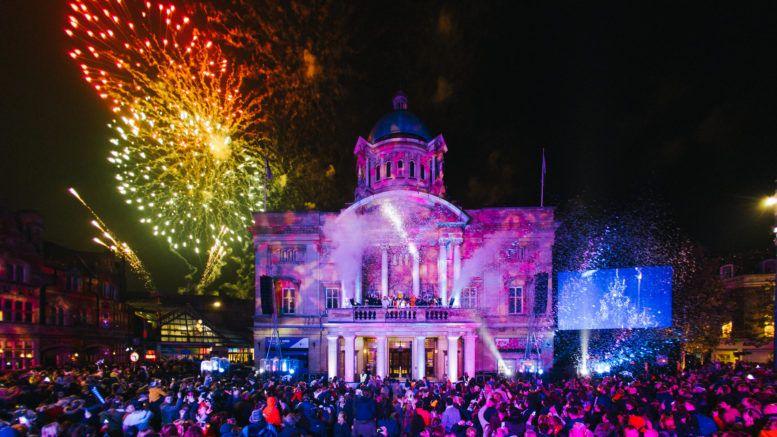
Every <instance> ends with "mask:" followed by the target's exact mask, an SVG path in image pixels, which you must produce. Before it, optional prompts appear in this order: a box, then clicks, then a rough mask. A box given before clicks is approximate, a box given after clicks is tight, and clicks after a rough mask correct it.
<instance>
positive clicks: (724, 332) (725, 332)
mask: <svg viewBox="0 0 777 437" xmlns="http://www.w3.org/2000/svg"><path fill="white" fill-rule="evenodd" d="M733 327H734V323H733V322H728V323H724V324H723V326H722V327H721V328H720V336H721V337H723V338H731V329H733Z"/></svg>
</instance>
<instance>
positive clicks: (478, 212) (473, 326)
mask: <svg viewBox="0 0 777 437" xmlns="http://www.w3.org/2000/svg"><path fill="white" fill-rule="evenodd" d="M447 150H448V147H447V145H446V143H445V140H444V139H443V137H442V135H437V136H434V135H431V134H430V131H429V130H428V129H427V127H426V126H425V125H424V124H423V123H421V121H420V120H419V119H418V118H417V117H416V116H415V115H413V114H412V113H411V112H409V111H408V109H407V97H406V96H405V95H404V94H402V93H398V94H397V95H396V96H395V97H394V99H393V111H392V112H389V113H388V114H386V115H385V116H384V117H382V118H381V119H380V120H378V122H377V123H376V124H375V126H374V127H373V128H372V130H371V131H370V133H369V135H368V136H367V138H366V139H365V138H362V137H359V138H358V139H357V141H356V145H355V147H354V155H355V158H356V165H357V172H356V173H357V183H356V190H355V199H354V200H355V201H354V203H352V204H350V205H348V206H347V207H345V208H344V209H342V210H341V211H339V212H323V211H305V212H264V213H256V214H254V223H253V226H252V229H251V230H252V234H253V241H254V247H255V251H256V305H255V308H256V309H255V314H256V316H255V319H254V342H255V345H254V346H255V354H254V356H255V359H256V360H257V363H258V360H260V359H261V358H264V357H266V356H267V354H268V351H269V352H270V357H274V356H275V355H277V354H278V353H280V354H281V355H282V356H283V358H292V359H297V360H299V362H300V363H301V368H300V369H298V370H299V371H302V372H310V373H327V374H328V375H329V376H330V377H332V376H339V377H342V378H345V380H347V381H353V380H355V378H358V375H360V374H363V373H367V372H368V373H372V374H377V375H380V376H382V377H393V378H402V379H404V378H423V377H427V378H429V379H436V380H443V379H445V378H450V379H458V378H460V377H462V375H464V374H467V375H469V376H474V375H475V374H476V373H478V372H497V371H501V372H505V373H510V372H514V371H537V370H539V369H547V368H548V367H549V366H550V365H551V362H552V356H553V317H552V315H551V308H552V302H551V298H550V289H551V287H550V275H549V273H550V272H551V264H552V262H551V261H552V259H551V258H552V249H553V242H554V231H555V223H554V218H553V209H552V208H539V207H499V208H481V209H462V208H460V207H458V206H456V205H455V204H454V203H452V202H451V201H450V200H448V199H446V195H445V176H446V173H445V165H444V163H445V153H446V152H447ZM448 176H450V175H448ZM262 277H264V279H262ZM267 277H269V278H270V279H268V278H267ZM268 283H271V284H272V287H271V290H268V289H267V288H268V287H267V284H268ZM262 284H264V285H265V287H264V288H265V289H264V290H263V289H262V286H261V285H262ZM262 297H264V298H265V300H272V302H264V304H265V305H264V308H263V305H262V304H263V302H262ZM268 308H269V309H273V310H274V312H275V313H276V315H277V325H274V322H273V316H272V315H271V313H270V311H269V310H268ZM263 309H264V310H263ZM274 326H277V329H278V333H279V337H280V339H279V340H275V337H274V336H273V330H274Z"/></svg>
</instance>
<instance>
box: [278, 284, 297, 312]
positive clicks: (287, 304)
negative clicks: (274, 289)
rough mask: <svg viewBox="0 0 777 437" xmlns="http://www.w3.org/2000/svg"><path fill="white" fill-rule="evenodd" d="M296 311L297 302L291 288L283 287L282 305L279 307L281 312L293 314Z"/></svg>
mask: <svg viewBox="0 0 777 437" xmlns="http://www.w3.org/2000/svg"><path fill="white" fill-rule="evenodd" d="M296 311H297V302H296V300H295V296H294V289H293V288H284V289H283V306H282V307H281V313H282V314H294V313H295V312H296Z"/></svg>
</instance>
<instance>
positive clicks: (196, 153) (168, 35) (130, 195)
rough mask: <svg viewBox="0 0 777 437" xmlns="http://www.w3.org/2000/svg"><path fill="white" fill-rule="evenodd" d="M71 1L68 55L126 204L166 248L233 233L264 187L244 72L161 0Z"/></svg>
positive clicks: (202, 244) (255, 112)
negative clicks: (101, 116)
mask: <svg viewBox="0 0 777 437" xmlns="http://www.w3.org/2000/svg"><path fill="white" fill-rule="evenodd" d="M70 6H71V9H72V12H73V13H72V14H71V15H70V16H69V17H68V26H67V28H66V29H65V32H66V33H67V34H68V35H69V36H71V37H72V38H73V41H75V46H74V48H73V49H72V50H71V51H70V53H69V54H70V57H71V58H73V59H74V60H75V62H77V63H78V64H79V66H80V68H81V71H82V73H83V77H84V80H85V81H86V82H88V83H89V84H90V85H91V86H93V87H94V89H95V91H96V92H97V93H98V95H99V96H100V97H101V98H102V99H104V100H105V101H107V102H108V103H109V105H110V109H111V110H112V111H113V113H114V114H115V119H114V120H113V121H112V122H111V123H110V124H109V126H110V127H111V128H112V129H113V130H114V131H115V133H116V136H115V138H113V139H112V140H111V143H112V150H111V151H110V156H109V157H108V161H109V162H110V163H111V164H112V165H113V166H114V168H115V169H116V174H115V179H116V182H115V183H116V188H117V190H118V191H119V193H121V195H122V196H124V199H125V202H126V203H127V204H128V205H130V206H131V207H133V208H135V209H136V210H137V211H138V214H139V219H140V222H141V223H144V224H146V225H148V226H149V227H150V228H151V230H152V232H153V234H154V235H156V236H158V237H160V238H162V239H164V240H165V241H166V242H167V243H168V245H169V246H170V248H171V249H172V250H174V251H176V252H177V253H181V254H184V255H187V254H188V255H190V256H192V257H195V258H199V257H200V255H202V256H206V255H207V256H208V257H209V258H210V257H213V256H218V254H219V251H215V252H214V251H213V250H212V249H209V248H212V247H214V245H218V246H221V245H228V244H230V243H234V242H241V241H242V240H243V238H244V235H245V233H246V227H247V226H248V224H249V223H250V217H251V212H252V211H256V210H263V208H264V204H263V200H264V195H263V193H264V184H265V171H264V168H265V161H264V158H263V157H262V151H261V149H260V144H261V143H262V139H261V138H260V137H259V136H258V135H257V134H256V132H257V130H258V129H257V126H258V125H260V124H261V121H262V120H261V117H260V114H261V113H260V101H261V99H260V98H259V97H257V96H255V95H250V94H245V93H243V92H242V88H243V85H244V84H243V82H244V77H245V74H244V72H243V71H241V69H240V68H238V67H236V66H235V65H233V64H232V63H231V62H230V61H229V60H228V59H227V58H226V57H225V56H224V55H223V53H222V51H221V50H220V49H219V47H217V46H216V45H215V44H213V43H212V42H211V41H209V40H207V39H206V38H204V37H203V36H202V35H204V33H203V32H200V30H199V29H197V28H196V27H195V26H194V24H193V20H192V19H191V18H190V17H189V16H186V15H183V14H179V13H178V11H177V10H176V8H175V6H174V5H172V4H167V3H165V4H164V5H162V4H158V3H152V2H139V1H128V0H80V1H75V2H73V3H71V5H70ZM222 250H226V249H222ZM201 251H202V252H206V251H207V252H208V253H207V254H206V253H201ZM221 257H222V258H223V254H222V255H221ZM211 264H213V265H221V263H220V262H211V261H210V260H209V261H207V262H206V266H208V265H211ZM212 268H213V267H211V269H212ZM209 274H210V275H212V274H213V273H212V272H211V273H209ZM203 279H205V278H203Z"/></svg>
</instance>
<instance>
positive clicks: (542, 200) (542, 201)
mask: <svg viewBox="0 0 777 437" xmlns="http://www.w3.org/2000/svg"><path fill="white" fill-rule="evenodd" d="M540 173H541V176H540V208H543V207H544V206H545V148H544V147H543V148H542V170H541V171H540Z"/></svg>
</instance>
